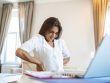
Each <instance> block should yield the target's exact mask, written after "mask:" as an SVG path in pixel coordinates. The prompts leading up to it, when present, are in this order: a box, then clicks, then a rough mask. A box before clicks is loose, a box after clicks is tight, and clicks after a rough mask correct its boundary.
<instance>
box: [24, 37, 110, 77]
mask: <svg viewBox="0 0 110 83" xmlns="http://www.w3.org/2000/svg"><path fill="white" fill-rule="evenodd" d="M25 74H26V75H30V76H33V77H37V78H50V77H51V76H53V78H97V77H98V78H99V77H110V35H106V36H105V37H104V38H103V40H102V42H101V43H100V45H99V47H98V49H97V50H96V53H95V56H94V58H93V59H92V60H91V62H90V64H89V66H88V68H87V70H86V71H85V72H79V71H74V72H73V71H69V70H68V71H64V72H54V74H53V73H52V72H35V71H26V72H25Z"/></svg>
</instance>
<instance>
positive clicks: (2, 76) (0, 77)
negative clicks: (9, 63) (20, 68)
mask: <svg viewBox="0 0 110 83" xmlns="http://www.w3.org/2000/svg"><path fill="white" fill-rule="evenodd" d="M21 76H22V75H21V74H10V73H0V83H8V82H15V81H16V80H19V79H20V78H21Z"/></svg>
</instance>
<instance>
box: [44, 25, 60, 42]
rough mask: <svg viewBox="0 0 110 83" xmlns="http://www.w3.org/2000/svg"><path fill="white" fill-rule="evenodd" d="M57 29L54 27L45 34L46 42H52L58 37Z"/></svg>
mask: <svg viewBox="0 0 110 83" xmlns="http://www.w3.org/2000/svg"><path fill="white" fill-rule="evenodd" d="M58 31H59V29H58V27H56V26H54V27H53V28H52V29H50V30H49V31H47V32H46V33H45V39H46V40H47V41H48V42H52V41H53V40H54V39H55V38H56V37H57V36H58Z"/></svg>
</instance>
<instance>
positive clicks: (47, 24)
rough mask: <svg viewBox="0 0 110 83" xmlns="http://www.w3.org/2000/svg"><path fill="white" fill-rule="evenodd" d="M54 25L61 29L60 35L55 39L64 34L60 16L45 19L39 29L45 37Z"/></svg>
mask: <svg viewBox="0 0 110 83" xmlns="http://www.w3.org/2000/svg"><path fill="white" fill-rule="evenodd" d="M54 26H55V27H58V29H59V31H58V36H57V37H56V38H55V39H59V38H60V37H61V34H62V26H61V23H60V21H59V20H58V18H55V17H49V18H47V19H46V20H45V21H44V23H43V24H42V26H41V29H40V31H39V34H40V35H42V36H44V37H45V33H46V32H47V31H49V30H50V29H51V28H53V27H54Z"/></svg>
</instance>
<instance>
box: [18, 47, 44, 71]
mask: <svg viewBox="0 0 110 83" xmlns="http://www.w3.org/2000/svg"><path fill="white" fill-rule="evenodd" d="M16 56H18V57H19V58H21V59H23V60H26V61H28V62H31V63H34V64H36V65H37V66H39V68H40V67H43V64H42V63H41V61H40V60H38V59H36V58H34V57H32V56H30V54H29V53H28V52H26V51H24V50H22V49H20V48H18V49H17V50H16ZM40 69H42V70H43V69H44V68H40Z"/></svg>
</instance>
